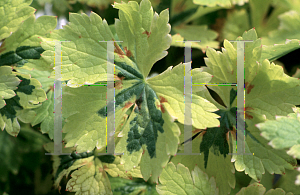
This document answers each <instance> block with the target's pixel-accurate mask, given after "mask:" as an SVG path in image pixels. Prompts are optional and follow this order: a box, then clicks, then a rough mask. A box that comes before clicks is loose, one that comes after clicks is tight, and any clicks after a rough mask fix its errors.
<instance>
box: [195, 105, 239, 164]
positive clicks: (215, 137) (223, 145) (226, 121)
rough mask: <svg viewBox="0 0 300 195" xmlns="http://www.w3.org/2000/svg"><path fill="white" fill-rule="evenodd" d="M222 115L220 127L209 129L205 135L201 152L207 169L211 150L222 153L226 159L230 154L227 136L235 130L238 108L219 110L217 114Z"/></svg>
mask: <svg viewBox="0 0 300 195" xmlns="http://www.w3.org/2000/svg"><path fill="white" fill-rule="evenodd" d="M215 113H216V114H218V115H220V116H221V118H220V119H219V120H220V127H214V128H208V129H207V130H205V133H204V135H203V141H202V142H201V144H200V152H203V153H204V162H205V165H204V167H205V168H206V167H207V161H208V155H209V152H210V148H211V147H213V148H214V149H215V150H216V149H217V150H218V151H220V154H221V155H223V156H224V158H226V155H227V154H228V153H229V145H228V141H229V140H227V139H228V138H227V139H226V134H227V133H228V132H229V131H231V130H233V128H234V126H235V123H236V122H235V120H236V108H235V107H233V108H231V109H230V110H229V111H227V110H219V111H217V112H215Z"/></svg>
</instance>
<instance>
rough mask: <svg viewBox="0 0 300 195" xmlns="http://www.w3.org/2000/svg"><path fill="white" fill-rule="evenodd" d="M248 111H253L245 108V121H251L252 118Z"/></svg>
mask: <svg viewBox="0 0 300 195" xmlns="http://www.w3.org/2000/svg"><path fill="white" fill-rule="evenodd" d="M249 110H254V109H253V108H251V107H245V118H246V119H253V116H251V115H250V114H249Z"/></svg>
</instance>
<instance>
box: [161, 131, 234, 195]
mask: <svg viewBox="0 0 300 195" xmlns="http://www.w3.org/2000/svg"><path fill="white" fill-rule="evenodd" d="M180 127H181V130H182V131H183V125H180ZM194 132H197V129H195V130H194ZM202 141H203V137H202V136H201V134H200V135H198V136H197V137H196V138H194V139H193V141H192V144H193V148H192V151H193V153H200V150H199V146H200V144H201V142H202ZM230 152H231V151H230ZM178 153H181V151H179V152H178ZM204 158H205V156H204V155H203V154H201V155H176V156H174V157H172V159H171V161H172V162H173V163H174V164H178V163H182V164H183V165H184V166H186V167H188V168H189V170H190V171H192V170H193V169H194V167H195V165H197V166H199V168H200V169H201V170H203V171H205V173H206V174H207V175H208V177H214V178H215V180H216V186H217V187H218V188H219V194H220V195H223V194H224V195H226V194H228V193H230V191H231V188H234V187H235V183H236V181H235V176H234V174H233V173H234V172H235V170H234V167H233V164H232V162H231V156H229V155H226V158H224V156H223V155H221V154H220V152H219V151H218V150H217V149H214V148H213V147H211V148H210V153H209V156H208V160H207V167H206V168H205V167H204V163H205V159H204ZM160 177H161V176H160Z"/></svg>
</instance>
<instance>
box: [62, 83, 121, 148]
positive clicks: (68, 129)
mask: <svg viewBox="0 0 300 195" xmlns="http://www.w3.org/2000/svg"><path fill="white" fill-rule="evenodd" d="M62 101H63V102H62V111H63V112H62V116H63V117H64V118H66V124H65V125H64V126H63V133H65V138H64V141H65V142H66V143H67V144H66V147H72V146H74V145H76V146H77V145H78V146H77V148H76V150H77V152H85V151H92V150H93V149H94V148H95V147H97V148H99V149H100V148H102V147H104V146H106V120H105V118H104V119H103V118H102V117H101V116H99V114H98V113H97V112H98V110H99V109H100V108H102V107H104V106H105V105H106V87H103V86H82V87H80V88H70V87H63V88H62ZM74 105H76V107H75V106H74ZM95 105H97V106H95ZM117 114H118V112H116V116H117Z"/></svg>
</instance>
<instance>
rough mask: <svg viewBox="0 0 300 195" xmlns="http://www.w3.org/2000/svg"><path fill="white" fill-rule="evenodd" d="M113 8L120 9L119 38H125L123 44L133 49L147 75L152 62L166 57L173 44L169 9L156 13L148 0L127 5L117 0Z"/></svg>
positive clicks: (117, 27) (142, 72) (137, 63)
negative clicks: (167, 50) (170, 33)
mask: <svg viewBox="0 0 300 195" xmlns="http://www.w3.org/2000/svg"><path fill="white" fill-rule="evenodd" d="M114 8H116V9H119V10H120V11H119V18H120V20H118V19H117V20H116V23H115V26H116V31H117V34H118V37H119V38H120V40H122V41H123V43H122V46H123V48H125V47H126V48H127V50H129V51H131V53H132V55H133V58H134V61H135V62H136V65H137V67H138V69H139V71H140V72H141V74H142V75H143V77H145V78H146V77H147V76H148V74H149V72H150V70H151V68H152V66H153V64H154V63H155V62H156V61H158V60H160V59H162V58H163V57H165V56H166V55H167V52H166V51H165V50H166V49H168V48H169V47H170V44H171V41H172V38H171V36H170V35H169V34H168V33H169V32H170V29H171V26H170V25H169V24H168V21H169V11H168V10H164V11H162V12H161V13H160V15H158V14H157V13H155V14H154V15H153V9H152V7H151V3H150V1H149V0H147V1H146V0H143V1H141V3H140V7H139V6H138V3H137V2H134V1H131V2H128V4H124V3H122V4H119V3H116V4H115V5H114ZM153 48H155V49H153ZM126 53H127V52H126Z"/></svg>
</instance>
